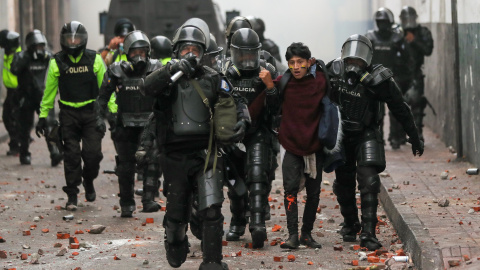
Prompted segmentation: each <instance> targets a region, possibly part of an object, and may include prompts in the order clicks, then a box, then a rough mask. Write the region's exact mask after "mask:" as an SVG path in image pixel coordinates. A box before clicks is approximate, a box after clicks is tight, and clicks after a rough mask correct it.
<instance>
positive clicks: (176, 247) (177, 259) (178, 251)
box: [165, 235, 189, 268]
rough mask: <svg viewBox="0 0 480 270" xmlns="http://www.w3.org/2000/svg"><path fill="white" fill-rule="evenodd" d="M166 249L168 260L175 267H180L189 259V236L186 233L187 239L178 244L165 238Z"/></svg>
mask: <svg viewBox="0 0 480 270" xmlns="http://www.w3.org/2000/svg"><path fill="white" fill-rule="evenodd" d="M165 250H166V251H167V261H168V264H170V266H171V267H173V268H178V267H180V266H181V265H182V264H183V263H184V262H185V260H186V259H187V254H188V251H189V248H188V237H187V236H186V235H185V239H184V240H183V241H182V242H180V243H176V244H170V243H168V241H167V240H165Z"/></svg>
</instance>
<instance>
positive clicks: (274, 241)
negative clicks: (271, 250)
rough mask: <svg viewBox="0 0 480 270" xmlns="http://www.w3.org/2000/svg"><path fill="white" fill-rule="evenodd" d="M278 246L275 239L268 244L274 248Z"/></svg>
mask: <svg viewBox="0 0 480 270" xmlns="http://www.w3.org/2000/svg"><path fill="white" fill-rule="evenodd" d="M276 245H278V241H277V239H275V240H273V241H272V242H270V246H276Z"/></svg>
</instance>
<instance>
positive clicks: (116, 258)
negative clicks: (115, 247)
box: [113, 255, 121, 261]
mask: <svg viewBox="0 0 480 270" xmlns="http://www.w3.org/2000/svg"><path fill="white" fill-rule="evenodd" d="M113 259H114V260H115V261H120V260H121V259H120V258H119V257H117V256H116V255H115V256H114V257H113Z"/></svg>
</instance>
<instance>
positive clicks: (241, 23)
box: [225, 16, 253, 47]
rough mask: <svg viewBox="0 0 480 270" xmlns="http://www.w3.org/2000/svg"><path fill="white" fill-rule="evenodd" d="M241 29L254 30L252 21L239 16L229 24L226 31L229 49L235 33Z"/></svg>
mask: <svg viewBox="0 0 480 270" xmlns="http://www.w3.org/2000/svg"><path fill="white" fill-rule="evenodd" d="M241 28H250V29H252V28H253V27H252V24H251V23H250V21H249V20H248V19H247V18H245V17H242V16H237V17H235V18H233V19H232V20H231V21H230V23H228V26H227V29H225V38H226V39H227V47H230V42H231V39H232V36H233V34H234V33H235V31H237V30H238V29H241Z"/></svg>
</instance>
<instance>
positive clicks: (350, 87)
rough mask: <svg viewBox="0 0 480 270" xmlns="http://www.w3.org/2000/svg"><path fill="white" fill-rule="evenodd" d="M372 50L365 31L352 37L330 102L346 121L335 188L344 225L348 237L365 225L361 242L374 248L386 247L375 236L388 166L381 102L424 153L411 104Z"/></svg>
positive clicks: (334, 66) (336, 69)
mask: <svg viewBox="0 0 480 270" xmlns="http://www.w3.org/2000/svg"><path fill="white" fill-rule="evenodd" d="M372 54H373V48H372V44H371V42H370V40H369V39H368V38H366V37H365V36H362V35H352V36H350V37H349V38H348V39H347V40H346V41H345V43H344V44H343V46H342V56H341V58H339V59H336V60H334V61H332V62H330V63H329V64H328V65H327V67H329V71H330V73H331V74H330V77H331V83H332V100H333V101H334V102H336V103H337V104H339V106H340V111H341V115H342V121H343V126H342V128H343V132H344V138H343V143H344V149H345V152H346V163H345V165H343V166H341V167H339V168H338V169H336V170H335V175H336V180H335V182H334V185H333V191H334V193H335V194H336V195H337V200H338V203H339V205H340V212H341V214H342V216H343V217H344V226H343V227H342V229H341V231H340V233H341V234H342V236H343V240H344V241H355V238H356V235H357V233H358V232H359V231H360V229H361V231H362V232H361V234H360V246H361V247H365V248H367V249H368V250H376V249H378V248H380V247H381V246H382V245H381V243H380V242H379V241H378V240H377V238H376V235H375V226H376V224H377V205H378V193H379V192H380V178H379V176H378V174H379V173H380V172H382V171H383V170H384V169H385V166H386V161H385V149H384V145H383V139H382V138H381V137H380V115H379V112H380V108H379V106H380V102H385V103H386V104H387V106H388V108H389V110H390V111H391V112H392V113H393V115H394V116H395V118H397V119H398V120H399V121H400V123H402V126H403V128H404V130H405V132H406V133H407V134H408V136H409V137H410V138H409V141H410V143H411V144H412V152H413V154H414V155H417V154H418V155H422V154H423V141H422V140H421V139H420V137H419V135H418V132H417V128H416V126H415V122H414V121H413V117H412V114H411V112H410V109H409V107H408V105H407V104H406V103H405V102H404V101H403V97H402V95H401V92H400V90H399V89H398V86H397V85H396V83H395V81H394V80H393V78H392V75H393V74H392V72H391V71H390V70H389V69H387V68H385V67H383V66H382V65H372V64H371V63H372ZM355 178H356V179H357V181H358V189H359V190H360V199H361V210H362V224H361V226H360V222H359V219H358V209H357V205H356V199H355V186H356V183H355Z"/></svg>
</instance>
